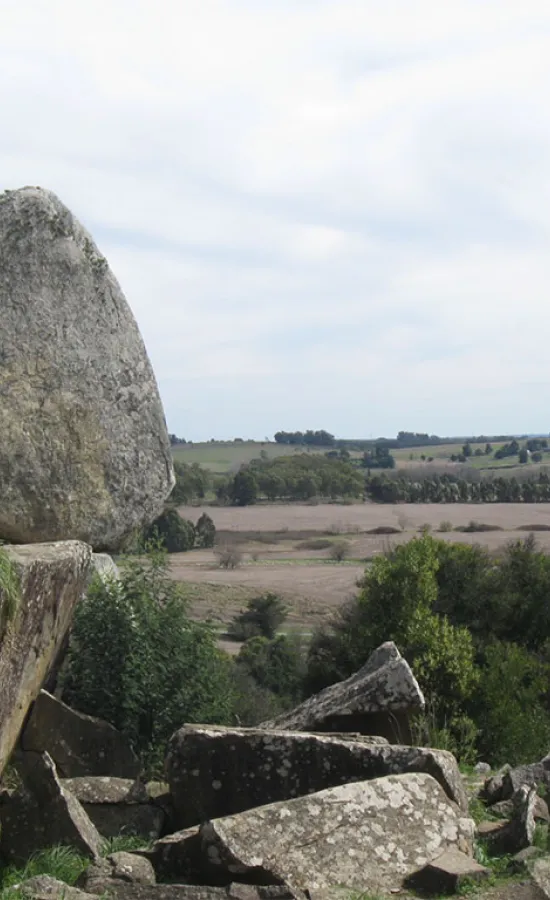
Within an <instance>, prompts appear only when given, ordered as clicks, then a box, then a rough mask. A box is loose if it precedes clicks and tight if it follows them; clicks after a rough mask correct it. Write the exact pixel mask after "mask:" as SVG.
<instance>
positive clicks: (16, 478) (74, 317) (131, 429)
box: [0, 187, 174, 550]
mask: <svg viewBox="0 0 550 900" xmlns="http://www.w3.org/2000/svg"><path fill="white" fill-rule="evenodd" d="M0 311H1V315H2V331H1V335H0V353H1V356H2V403H1V404H0V481H1V482H2V506H1V508H0V538H3V539H4V540H7V541H13V542H15V543H19V542H22V543H35V542H38V541H59V540H66V539H68V538H76V539H79V540H83V541H86V542H87V543H89V544H91V545H92V546H93V547H94V549H96V550H117V549H119V548H120V546H121V544H122V543H123V542H124V540H125V539H126V538H128V537H129V536H130V535H131V534H132V533H133V532H134V531H135V529H137V528H141V527H142V526H145V525H149V524H150V523H151V522H153V520H154V519H155V518H156V517H157V516H158V515H159V514H160V513H161V512H162V509H163V506H164V501H165V499H166V498H167V497H168V495H169V494H170V491H171V490H172V487H173V485H174V472H173V466H172V458H171V453H170V442H169V438H168V434H167V430H166V423H165V419H164V413H163V408H162V403H161V400H160V397H159V393H158V388H157V384H156V381H155V377H154V374H153V370H152V368H151V365H150V362H149V359H148V357H147V353H146V350H145V347H144V345H143V341H142V339H141V336H140V333H139V330H138V327H137V324H136V322H135V319H134V317H133V315H132V313H131V311H130V308H129V306H128V304H127V302H126V300H125V298H124V295H123V293H122V291H121V289H120V286H119V284H118V282H117V281H116V279H115V277H114V275H113V274H112V272H111V271H110V269H109V266H108V263H107V261H106V259H105V258H104V257H103V256H102V255H101V253H100V252H99V250H98V249H97V247H96V245H95V244H94V242H93V241H92V239H91V237H90V235H89V234H88V233H87V232H86V231H85V229H84V228H83V227H82V225H80V223H79V222H78V221H77V220H76V219H75V217H74V216H73V215H72V213H71V212H70V211H69V210H68V209H67V207H66V206H64V205H63V204H62V203H61V201H60V200H59V199H58V198H57V197H56V196H55V194H53V193H51V192H50V191H46V190H43V189H42V188H36V187H25V188H22V189H20V190H16V191H6V192H5V193H4V194H2V195H0Z"/></svg>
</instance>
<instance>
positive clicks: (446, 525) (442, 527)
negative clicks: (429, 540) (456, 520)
mask: <svg viewBox="0 0 550 900" xmlns="http://www.w3.org/2000/svg"><path fill="white" fill-rule="evenodd" d="M437 530H438V531H440V532H441V533H442V534H445V533H447V532H449V531H452V530H453V525H452V522H449V521H448V520H447V519H444V520H443V521H442V522H440V523H439V528H438V529H437Z"/></svg>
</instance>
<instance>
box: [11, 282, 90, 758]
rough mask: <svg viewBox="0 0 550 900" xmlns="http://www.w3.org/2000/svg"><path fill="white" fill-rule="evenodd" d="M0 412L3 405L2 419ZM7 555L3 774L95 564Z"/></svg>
mask: <svg viewBox="0 0 550 900" xmlns="http://www.w3.org/2000/svg"><path fill="white" fill-rule="evenodd" d="M0 272H1V267H0ZM0 277H1V276H0ZM1 340H2V338H1V337H0V343H1ZM1 410H2V404H0V419H1V416H2V411H1ZM1 441H2V437H0V442H1ZM0 473H1V450H0ZM4 493H5V492H4ZM0 515H1V514H0ZM5 549H6V551H7V553H8V555H9V557H10V560H11V561H12V563H13V564H14V566H15V568H16V570H17V573H18V576H19V580H20V588H21V590H20V598H19V602H18V605H17V608H16V609H15V611H14V613H13V616H12V618H11V620H10V621H8V622H7V623H6V632H5V634H4V635H3V636H2V635H0V638H2V639H1V640H0V684H1V685H2V690H1V691H0V774H1V773H2V772H3V770H4V766H5V765H6V762H7V761H8V759H9V757H10V755H11V753H12V751H13V749H14V747H15V745H16V743H17V739H18V737H19V733H20V731H21V728H22V726H23V723H24V721H25V717H26V715H27V712H28V710H29V707H30V705H31V703H32V702H33V700H34V699H35V697H36V696H37V695H38V692H39V691H40V688H41V686H42V682H43V681H44V679H45V677H46V675H47V673H48V670H49V669H50V667H51V666H52V665H53V664H54V662H55V658H56V656H57V653H58V651H59V649H60V647H61V645H62V643H63V639H64V637H65V634H66V632H67V631H68V629H69V626H70V623H71V619H72V614H73V609H74V606H75V604H76V602H77V601H78V599H79V598H80V596H81V595H82V592H83V590H84V587H85V585H86V580H87V577H88V570H89V567H90V560H91V548H90V547H88V546H87V545H86V544H82V543H80V542H78V541H66V542H64V543H55V544H34V545H24V546H19V547H6V548H5Z"/></svg>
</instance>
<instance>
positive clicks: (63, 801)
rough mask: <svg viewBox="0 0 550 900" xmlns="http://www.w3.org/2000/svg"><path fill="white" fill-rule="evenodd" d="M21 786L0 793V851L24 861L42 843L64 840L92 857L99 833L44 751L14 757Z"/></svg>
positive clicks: (63, 842)
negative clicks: (10, 791)
mask: <svg viewBox="0 0 550 900" xmlns="http://www.w3.org/2000/svg"><path fill="white" fill-rule="evenodd" d="M18 766H19V772H20V774H21V776H22V779H23V788H22V789H21V790H20V791H17V792H15V793H9V792H7V791H6V792H4V793H3V794H2V795H0V851H1V853H2V855H3V856H4V857H5V858H6V859H8V860H10V861H14V862H24V861H26V860H27V859H29V857H30V856H32V854H33V853H36V851H37V850H42V849H44V848H45V847H51V846H53V845H55V844H66V845H67V846H70V847H74V848H75V849H76V850H78V852H79V853H81V854H82V855H84V856H87V857H91V858H92V859H93V858H95V857H96V856H99V852H100V848H101V835H100V834H99V832H98V831H97V829H96V828H95V826H94V825H93V823H92V822H91V821H90V819H89V818H88V816H87V815H86V813H85V812H84V810H83V808H82V806H81V805H80V803H79V802H78V800H77V799H76V797H73V795H72V794H71V793H70V792H69V791H67V790H65V788H63V786H62V785H61V783H60V781H59V778H58V777H57V773H56V771H55V765H54V763H53V760H52V759H51V757H50V756H49V755H48V754H47V753H24V754H21V755H20V757H19V760H18Z"/></svg>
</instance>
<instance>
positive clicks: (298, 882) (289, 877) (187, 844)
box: [153, 773, 474, 893]
mask: <svg viewBox="0 0 550 900" xmlns="http://www.w3.org/2000/svg"><path fill="white" fill-rule="evenodd" d="M473 831H474V825H473V822H472V820H471V819H468V818H463V817H462V816H461V814H460V812H459V810H458V808H457V807H456V804H454V803H452V802H451V801H450V800H449V799H448V798H447V796H446V795H445V793H444V791H443V789H442V788H441V787H440V785H439V784H438V783H437V782H436V781H435V779H434V778H432V777H431V776H430V775H425V774H418V773H412V774H408V775H391V776H388V777H385V778H377V779H374V780H372V781H362V782H353V783H350V784H345V785H340V786H339V787H335V788H329V789H328V790H325V791H321V792H319V793H316V794H310V795H309V796H307V797H299V798H297V799H295V800H289V801H286V802H281V803H272V804H270V805H268V806H263V807H259V808H255V809H253V810H248V811H247V812H242V813H238V814H237V815H234V816H227V817H225V818H221V819H214V820H212V821H210V822H207V823H205V824H203V825H202V826H201V827H200V829H199V831H198V832H197V830H196V829H188V830H187V831H184V832H181V833H180V835H179V841H180V846H179V847H177V846H176V845H177V841H178V836H177V835H172V836H170V838H165V839H163V840H162V841H159V842H157V844H156V845H155V846H154V848H153V857H154V858H156V859H157V860H158V859H161V860H162V861H163V863H164V865H165V866H166V862H167V860H168V859H171V861H172V864H175V862H176V860H177V859H178V855H177V854H178V851H179V853H180V859H182V860H183V861H184V864H185V865H186V867H187V869H186V872H188V871H189V861H190V860H191V859H192V857H193V854H195V865H196V858H197V855H198V856H199V857H200V864H201V869H202V873H203V880H204V881H207V882H208V883H212V884H224V883H225V884H229V883H230V882H231V881H232V880H235V879H238V880H239V881H246V882H252V883H255V884H275V885H276V884H285V885H287V886H289V887H290V888H291V889H292V890H306V889H308V890H311V891H312V892H313V893H315V891H318V890H324V889H327V888H331V887H335V886H337V885H340V886H342V887H345V888H346V889H353V890H361V891H362V892H363V891H369V890H385V889H395V888H397V887H399V886H401V884H402V883H403V880H404V879H405V878H406V877H407V876H409V875H411V874H412V873H413V872H414V871H417V870H418V868H419V867H421V866H423V865H425V864H426V863H428V862H431V861H432V860H433V859H435V858H437V857H438V856H440V855H441V853H442V852H444V851H445V850H449V849H453V848H456V849H460V850H462V851H463V852H466V853H471V851H472V839H473ZM193 832H194V834H193ZM168 846H170V849H169V850H168ZM182 874H184V873H182V872H178V871H175V870H172V872H171V875H172V877H178V876H180V875H182Z"/></svg>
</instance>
